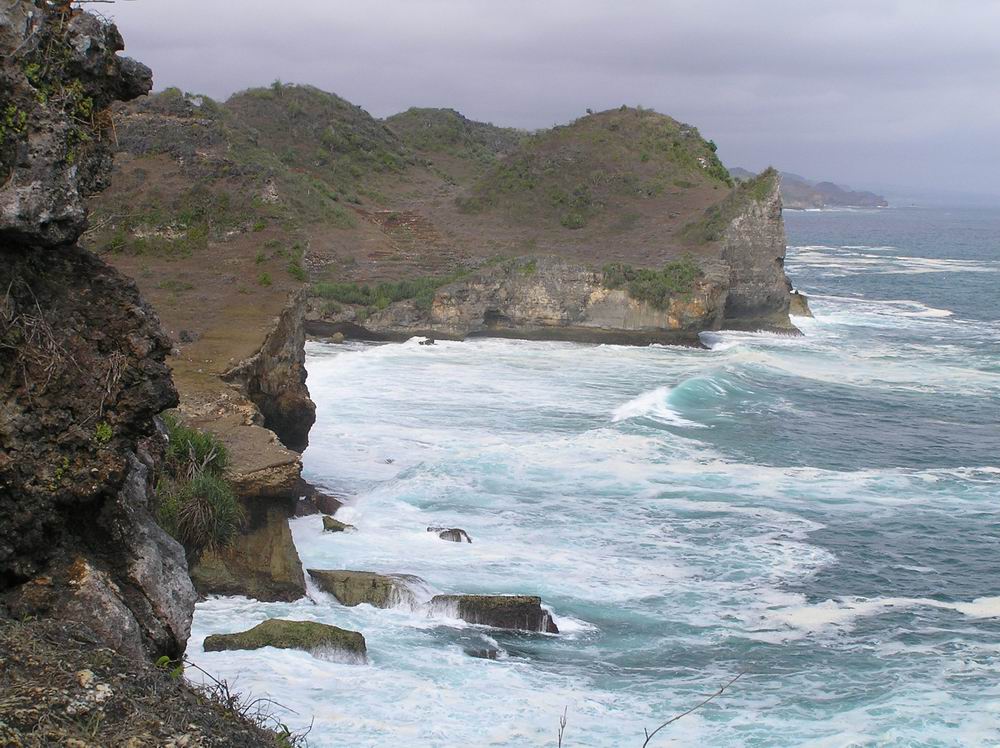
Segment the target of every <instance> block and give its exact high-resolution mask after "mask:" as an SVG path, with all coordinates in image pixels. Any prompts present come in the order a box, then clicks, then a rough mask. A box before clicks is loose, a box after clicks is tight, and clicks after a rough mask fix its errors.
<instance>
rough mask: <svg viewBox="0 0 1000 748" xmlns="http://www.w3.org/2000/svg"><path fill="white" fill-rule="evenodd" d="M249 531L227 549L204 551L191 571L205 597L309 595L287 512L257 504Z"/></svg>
mask: <svg viewBox="0 0 1000 748" xmlns="http://www.w3.org/2000/svg"><path fill="white" fill-rule="evenodd" d="M249 521H250V524H249V529H248V530H247V532H246V533H245V534H243V535H241V536H240V537H238V538H237V539H236V541H235V543H234V544H233V545H232V546H231V547H229V548H224V549H220V550H214V551H205V552H204V553H203V554H202V555H201V557H200V558H199V559H198V560H197V561H196V562H195V563H194V564H193V565H192V567H191V578H192V580H193V581H194V585H195V588H196V589H197V590H198V592H199V593H201V594H202V595H246V596H247V597H253V598H256V599H257V600H264V601H276V600H297V599H299V598H300V597H304V596H305V594H306V583H305V576H304V575H303V574H302V561H301V560H299V554H298V552H297V551H296V550H295V543H294V542H293V541H292V532H291V530H290V529H289V527H288V511H287V509H286V508H285V507H284V506H282V505H281V504H276V503H274V502H270V501H262V502H253V503H252V504H251V510H250V512H249Z"/></svg>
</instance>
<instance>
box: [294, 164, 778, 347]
mask: <svg viewBox="0 0 1000 748" xmlns="http://www.w3.org/2000/svg"><path fill="white" fill-rule="evenodd" d="M685 234H686V235H687V236H690V237H692V238H693V240H694V241H693V242H692V246H691V247H690V249H689V251H688V252H687V253H686V254H684V255H682V256H681V258H679V259H675V260H673V261H670V262H668V263H666V264H665V265H664V266H661V267H660V268H658V269H648V268H647V269H642V268H634V267H631V266H625V265H622V264H620V263H611V264H609V265H606V266H605V267H603V268H602V269H600V270H598V269H595V268H593V267H592V266H587V265H584V264H582V263H580V262H578V261H576V262H575V261H572V260H567V259H563V258H558V257H552V256H542V257H538V256H532V257H522V258H517V259H513V260H506V261H501V262H487V263H485V264H484V265H483V266H482V267H480V268H479V269H478V270H476V271H474V272H470V273H467V274H463V276H462V277H461V278H459V279H457V280H454V281H453V282H450V283H446V284H444V285H442V286H440V287H439V288H437V289H436V290H434V292H433V295H432V296H431V297H430V298H423V299H421V298H414V299H405V300H402V301H399V302H396V303H390V304H388V305H386V306H385V308H383V309H376V310H375V311H374V312H372V311H371V310H370V309H367V308H366V309H361V310H359V309H358V308H357V307H356V306H351V305H348V306H344V305H337V306H334V307H333V308H332V311H331V307H329V306H328V305H326V304H324V302H322V301H315V302H314V303H313V304H312V306H311V307H310V311H309V321H308V323H307V326H308V329H309V330H310V331H311V332H313V333H315V334H318V335H324V334H327V335H328V334H332V333H337V332H341V333H344V334H346V335H355V336H359V337H374V338H380V339H389V340H394V339H405V338H407V337H410V336H413V335H425V336H432V337H442V338H454V339H463V338H467V337H470V336H494V337H518V338H529V339H550V340H573V341H580V342H611V343H626V344H640V345H645V344H649V343H672V344H687V345H697V344H698V334H699V333H700V332H702V331H705V330H718V329H720V328H723V327H726V328H730V329H747V330H770V331H778V332H796V328H795V327H794V326H793V325H792V323H791V322H790V320H789V316H788V311H789V299H790V292H791V284H790V283H789V281H788V278H787V277H786V276H785V271H784V257H785V232H784V224H783V222H782V219H781V197H780V194H779V190H778V179H777V175H776V174H775V173H774V172H773V170H769V171H768V172H765V173H764V174H763V175H761V176H760V177H758V178H757V179H755V180H753V181H752V182H748V183H747V184H745V185H740V186H738V187H737V188H735V189H734V190H733V191H732V193H731V194H730V195H729V196H728V197H727V199H726V200H724V201H722V202H721V203H720V204H719V205H717V206H712V207H710V208H709V209H708V210H707V211H706V213H705V214H704V215H703V216H702V217H700V218H699V219H698V220H696V221H693V222H692V223H690V224H689V225H688V226H687V227H686V228H685ZM698 240H701V242H702V243H701V246H699V245H697V243H696V242H697V241H698ZM597 254H602V253H600V252H598V253H597ZM373 298H374V299H375V300H376V302H377V301H378V299H379V291H378V289H376V290H375V291H374V293H373ZM383 298H385V297H383Z"/></svg>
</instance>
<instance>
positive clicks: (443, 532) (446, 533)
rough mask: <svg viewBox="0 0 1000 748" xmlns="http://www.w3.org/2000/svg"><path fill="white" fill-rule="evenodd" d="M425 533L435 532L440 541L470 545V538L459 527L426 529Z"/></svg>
mask: <svg viewBox="0 0 1000 748" xmlns="http://www.w3.org/2000/svg"><path fill="white" fill-rule="evenodd" d="M427 532H436V533H437V536H438V537H439V538H441V540H448V541H450V542H452V543H471V542H472V538H470V537H469V533H467V532H466V531H465V530H463V529H462V528H461V527H428V528H427Z"/></svg>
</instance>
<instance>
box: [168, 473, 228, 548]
mask: <svg viewBox="0 0 1000 748" xmlns="http://www.w3.org/2000/svg"><path fill="white" fill-rule="evenodd" d="M159 497H160V506H159V510H158V511H157V519H158V520H159V522H160V525H161V526H162V527H163V528H164V529H165V530H166V531H167V532H169V533H170V534H171V535H173V536H174V537H175V538H176V539H177V540H178V541H180V542H181V544H182V545H183V546H184V547H185V548H186V549H187V550H188V551H189V552H191V551H194V552H199V551H202V550H210V549H215V548H224V547H226V546H227V545H229V544H230V543H231V542H232V541H233V539H234V538H235V537H236V535H237V534H238V533H239V531H240V530H241V529H242V527H243V524H244V522H245V520H246V518H245V516H244V513H243V507H242V506H241V505H240V502H239V500H238V499H237V498H236V494H235V493H233V489H232V487H231V486H230V485H229V483H228V482H227V481H226V480H225V479H224V478H222V477H221V476H219V475H215V474H213V473H211V472H207V471H206V472H201V473H198V474H197V475H195V476H194V477H193V478H192V479H190V480H186V481H170V480H166V481H161V483H160V486H159Z"/></svg>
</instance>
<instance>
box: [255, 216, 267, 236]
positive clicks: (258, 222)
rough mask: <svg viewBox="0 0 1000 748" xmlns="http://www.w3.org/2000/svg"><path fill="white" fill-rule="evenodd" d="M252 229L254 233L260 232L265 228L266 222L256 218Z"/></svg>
mask: <svg viewBox="0 0 1000 748" xmlns="http://www.w3.org/2000/svg"><path fill="white" fill-rule="evenodd" d="M252 228H253V230H254V233H258V232H261V231H263V230H264V229H266V228H267V221H265V220H264V219H263V218H258V219H257V220H256V221H254V222H253V226H252Z"/></svg>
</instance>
